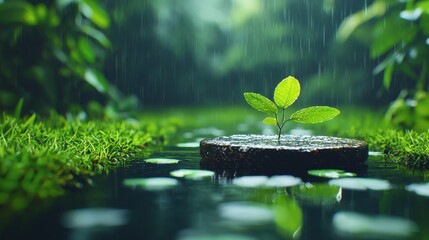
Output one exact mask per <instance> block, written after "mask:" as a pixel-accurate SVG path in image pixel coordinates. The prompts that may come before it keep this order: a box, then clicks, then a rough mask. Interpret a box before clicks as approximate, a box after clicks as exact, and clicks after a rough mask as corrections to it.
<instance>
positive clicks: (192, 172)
mask: <svg viewBox="0 0 429 240" xmlns="http://www.w3.org/2000/svg"><path fill="white" fill-rule="evenodd" d="M170 175H171V176H173V177H178V178H185V179H190V180H200V179H205V178H212V177H213V176H214V175H215V173H214V172H212V171H208V170H199V169H178V170H174V171H172V172H170Z"/></svg>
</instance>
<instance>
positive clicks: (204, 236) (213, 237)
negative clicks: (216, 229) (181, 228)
mask: <svg viewBox="0 0 429 240" xmlns="http://www.w3.org/2000/svg"><path fill="white" fill-rule="evenodd" d="M178 240H256V238H253V237H250V236H246V235H239V234H234V233H204V232H201V233H198V232H197V233H194V232H189V230H188V231H187V232H184V233H181V234H180V235H179V238H178Z"/></svg>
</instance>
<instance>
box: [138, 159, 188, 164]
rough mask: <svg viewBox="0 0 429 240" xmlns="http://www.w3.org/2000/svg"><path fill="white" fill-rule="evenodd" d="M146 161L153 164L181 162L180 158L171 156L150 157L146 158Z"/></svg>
mask: <svg viewBox="0 0 429 240" xmlns="http://www.w3.org/2000/svg"><path fill="white" fill-rule="evenodd" d="M144 162H145V163H152V164H176V163H179V162H180V160H177V159H170V158H149V159H146V160H144Z"/></svg>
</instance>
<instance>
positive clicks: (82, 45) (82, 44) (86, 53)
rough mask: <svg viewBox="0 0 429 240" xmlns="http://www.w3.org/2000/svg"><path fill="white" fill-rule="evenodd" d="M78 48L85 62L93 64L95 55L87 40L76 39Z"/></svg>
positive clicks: (82, 38)
mask: <svg viewBox="0 0 429 240" xmlns="http://www.w3.org/2000/svg"><path fill="white" fill-rule="evenodd" d="M78 47H79V50H80V53H81V54H82V56H83V57H84V58H85V60H86V61H88V63H94V61H95V53H94V50H93V48H92V46H91V43H90V42H89V41H88V38H84V37H80V38H79V39H78Z"/></svg>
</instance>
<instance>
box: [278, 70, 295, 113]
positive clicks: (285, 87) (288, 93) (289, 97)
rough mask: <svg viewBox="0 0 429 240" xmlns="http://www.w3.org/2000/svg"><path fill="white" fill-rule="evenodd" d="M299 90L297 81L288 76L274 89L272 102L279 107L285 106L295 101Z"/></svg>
mask: <svg viewBox="0 0 429 240" xmlns="http://www.w3.org/2000/svg"><path fill="white" fill-rule="evenodd" d="M300 91H301V88H300V86H299V81H298V80H297V79H296V78H294V77H292V76H289V77H287V78H285V79H283V80H282V81H281V82H280V83H279V84H278V85H277V87H276V89H275V90H274V102H275V103H276V104H277V106H279V107H281V108H287V107H289V106H290V105H291V104H292V103H294V102H295V100H296V99H297V98H298V96H299V93H300Z"/></svg>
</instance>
